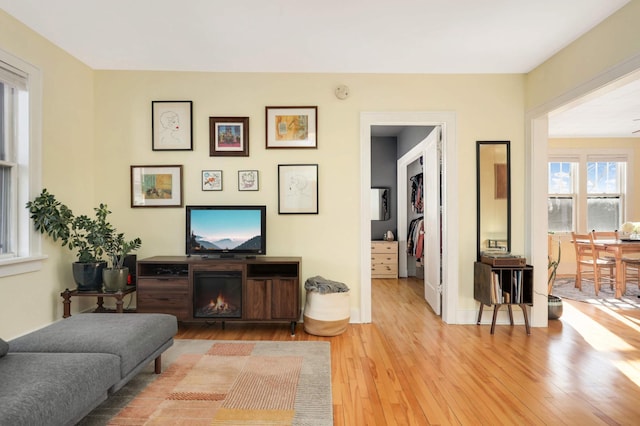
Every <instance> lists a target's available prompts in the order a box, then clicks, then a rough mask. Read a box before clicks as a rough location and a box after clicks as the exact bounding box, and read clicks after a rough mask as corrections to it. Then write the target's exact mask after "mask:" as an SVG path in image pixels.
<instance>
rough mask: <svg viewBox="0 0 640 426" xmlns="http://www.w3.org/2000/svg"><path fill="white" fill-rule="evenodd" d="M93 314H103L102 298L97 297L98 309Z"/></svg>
mask: <svg viewBox="0 0 640 426" xmlns="http://www.w3.org/2000/svg"><path fill="white" fill-rule="evenodd" d="M93 312H105V309H104V297H102V296H98V307H97V308H96V310H95V311H93Z"/></svg>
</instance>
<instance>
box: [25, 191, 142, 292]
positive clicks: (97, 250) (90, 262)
mask: <svg viewBox="0 0 640 426" xmlns="http://www.w3.org/2000/svg"><path fill="white" fill-rule="evenodd" d="M26 207H27V209H29V213H31V219H33V224H34V227H35V229H36V230H38V231H40V232H41V233H43V234H47V235H48V236H49V237H51V238H52V239H53V241H58V240H59V241H60V242H61V244H62V246H63V247H65V246H66V247H68V248H69V250H72V251H73V250H75V251H76V255H77V259H78V260H77V262H74V263H73V265H72V271H73V278H74V280H75V282H76V285H77V289H78V291H101V290H102V282H103V276H102V275H103V270H104V269H105V268H106V266H107V262H106V261H105V260H104V259H103V256H104V255H105V254H107V253H109V252H114V251H115V252H117V251H118V249H117V244H115V243H114V242H113V241H114V240H116V241H117V240H118V235H119V234H118V233H117V232H116V230H115V228H114V227H113V226H112V225H111V224H110V223H109V222H107V216H108V215H109V214H110V213H111V212H110V211H109V210H108V209H107V206H106V204H100V206H99V207H96V208H94V209H93V210H94V212H95V217H93V218H92V217H89V216H87V215H80V216H75V215H74V214H73V211H72V210H71V209H70V208H69V207H67V206H66V205H65V204H62V203H61V202H60V201H58V200H57V199H56V197H55V196H54V195H53V194H51V193H49V192H48V191H47V189H46V188H45V189H43V190H42V192H41V193H40V195H38V196H37V197H36V198H35V199H33V200H32V201H29V202H28V203H27V204H26ZM121 238H122V240H124V236H122V237H121ZM133 241H135V242H137V245H134V246H129V247H128V250H129V251H130V250H133V249H135V248H138V247H139V246H140V239H139V238H137V239H135V240H133ZM114 244H115V245H114Z"/></svg>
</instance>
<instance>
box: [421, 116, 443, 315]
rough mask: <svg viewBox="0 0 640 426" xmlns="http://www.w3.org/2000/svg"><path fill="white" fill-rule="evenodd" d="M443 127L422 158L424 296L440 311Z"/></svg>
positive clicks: (435, 309)
mask: <svg viewBox="0 0 640 426" xmlns="http://www.w3.org/2000/svg"><path fill="white" fill-rule="evenodd" d="M439 140H440V127H439V126H436V128H435V129H434V131H433V132H431V134H430V135H429V136H428V137H427V139H426V141H425V142H426V143H425V148H424V150H425V152H424V161H423V168H424V172H423V185H424V298H425V299H426V301H427V303H428V304H429V305H431V308H433V311H434V312H435V313H436V314H437V315H440V310H441V303H442V300H441V291H440V289H441V287H440V246H441V244H440V154H439V143H438V142H439Z"/></svg>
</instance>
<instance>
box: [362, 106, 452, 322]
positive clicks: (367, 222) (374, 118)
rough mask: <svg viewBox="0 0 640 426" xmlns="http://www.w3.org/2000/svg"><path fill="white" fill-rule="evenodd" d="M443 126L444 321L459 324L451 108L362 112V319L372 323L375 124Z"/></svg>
mask: <svg viewBox="0 0 640 426" xmlns="http://www.w3.org/2000/svg"><path fill="white" fill-rule="evenodd" d="M374 125H381V126H440V129H441V134H442V212H441V217H442V224H441V225H442V245H443V247H442V250H443V253H444V256H443V263H442V282H443V292H442V301H443V304H442V320H443V321H444V322H446V323H448V324H456V323H457V311H458V287H459V283H458V275H459V274H458V264H459V250H458V245H459V237H458V230H457V224H458V200H457V194H458V192H459V191H458V176H457V173H456V171H457V170H458V168H457V155H456V154H457V143H456V113H455V112H450V111H422V112H419V111H418V112H362V113H360V216H361V221H360V322H362V323H369V322H371V212H370V208H369V206H370V205H371V204H370V201H371V126H374Z"/></svg>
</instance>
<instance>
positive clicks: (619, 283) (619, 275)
mask: <svg viewBox="0 0 640 426" xmlns="http://www.w3.org/2000/svg"><path fill="white" fill-rule="evenodd" d="M622 268H624V264H623V263H622V253H620V252H619V251H618V252H616V299H620V298H621V297H622V295H623V294H624V291H623V290H624V289H623V288H622V287H623V286H624V285H625V283H624V280H623V279H622V273H621V271H622Z"/></svg>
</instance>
